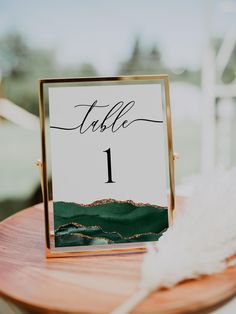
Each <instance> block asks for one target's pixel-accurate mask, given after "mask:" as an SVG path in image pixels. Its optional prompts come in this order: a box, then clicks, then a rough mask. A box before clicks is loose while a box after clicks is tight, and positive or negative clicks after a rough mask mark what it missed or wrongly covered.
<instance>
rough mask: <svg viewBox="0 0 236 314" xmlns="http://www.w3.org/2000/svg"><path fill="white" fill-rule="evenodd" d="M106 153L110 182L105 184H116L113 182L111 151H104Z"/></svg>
mask: <svg viewBox="0 0 236 314" xmlns="http://www.w3.org/2000/svg"><path fill="white" fill-rule="evenodd" d="M103 152H104V153H107V171H108V180H107V182H105V183H115V182H114V181H113V180H112V171H111V149H110V148H108V149H107V150H104V151H103Z"/></svg>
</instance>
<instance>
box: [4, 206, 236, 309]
mask: <svg viewBox="0 0 236 314" xmlns="http://www.w3.org/2000/svg"><path fill="white" fill-rule="evenodd" d="M180 203H181V202H180V200H178V204H179V206H180ZM142 258H143V255H142V254H132V255H127V254H126V255H112V256H97V257H91V256H90V257H84V256H83V257H73V258H69V257H67V258H53V259H46V258H45V247H44V223H43V206H42V205H41V204H40V205H36V206H34V207H31V208H29V209H26V210H23V211H21V212H19V213H18V214H15V215H13V216H11V217H9V218H8V219H6V220H5V221H3V222H2V223H1V224H0V293H1V295H2V296H3V297H5V298H7V299H10V300H13V301H14V302H15V303H17V304H19V305H21V306H23V307H24V308H25V309H27V310H29V311H30V312H31V313H110V312H111V311H112V309H114V308H115V307H117V306H118V305H119V304H121V303H123V302H124V301H125V300H126V299H127V298H128V297H129V296H131V295H132V294H133V293H134V292H135V291H136V290H137V288H138V283H139V278H140V277H139V276H140V272H139V270H140V263H141V261H142ZM170 262H171V263H174V261H170ZM157 267H158V266H157ZM235 293H236V267H231V268H229V269H228V270H227V271H226V272H224V273H221V274H218V275H215V276H211V277H205V278H202V279H200V280H196V281H188V282H184V283H182V284H180V285H178V286H177V287H175V288H173V289H171V290H168V291H167V290H163V291H157V292H155V293H153V294H152V295H150V297H149V298H147V299H146V300H145V301H144V302H143V303H142V304H140V306H138V308H137V309H136V310H135V313H145V314H148V313H163V314H164V313H165V314H167V313H168V314H180V313H196V312H198V313H204V310H205V309H207V308H211V307H212V306H215V305H217V304H220V303H221V302H223V301H224V300H226V299H228V298H230V297H232V296H233V295H234V294H235Z"/></svg>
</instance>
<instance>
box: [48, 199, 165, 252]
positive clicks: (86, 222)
mask: <svg viewBox="0 0 236 314" xmlns="http://www.w3.org/2000/svg"><path fill="white" fill-rule="evenodd" d="M53 207H54V228H55V246H56V247H68V246H87V245H104V244H119V243H120V244H121V243H135V242H148V241H157V240H158V239H159V238H160V236H161V235H162V233H163V232H164V231H165V230H166V229H167V227H168V210H167V207H160V206H156V205H149V204H139V203H138V204H136V203H134V202H132V201H116V200H103V201H98V202H94V203H91V204H88V205H82V204H76V203H68V202H54V203H53Z"/></svg>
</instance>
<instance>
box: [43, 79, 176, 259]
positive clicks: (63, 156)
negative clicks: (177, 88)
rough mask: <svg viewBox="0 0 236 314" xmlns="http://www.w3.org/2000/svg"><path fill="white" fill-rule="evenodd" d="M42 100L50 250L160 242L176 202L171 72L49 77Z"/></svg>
mask: <svg viewBox="0 0 236 314" xmlns="http://www.w3.org/2000/svg"><path fill="white" fill-rule="evenodd" d="M45 98H47V101H46V100H45ZM46 102H47V106H48V108H47V109H48V112H49V118H48V124H49V126H48V128H47V126H46V123H45V121H46V120H45V107H46ZM40 103H41V126H42V149H43V179H44V180H43V182H44V186H43V192H44V193H43V194H44V204H45V214H46V215H45V217H46V229H47V230H48V231H47V232H46V236H47V238H48V239H47V249H48V256H52V255H53V253H54V254H56V255H57V254H60V253H61V255H62V256H64V255H71V254H73V252H79V251H81V252H83V251H87V252H89V251H103V250H116V249H119V250H120V249H126V250H132V249H135V248H140V247H143V246H144V245H145V243H146V242H149V241H157V240H158V238H159V237H160V236H161V234H162V233H163V231H164V230H166V228H167V227H168V216H169V218H170V216H171V211H172V210H173V207H174V189H173V152H172V138H171V124H170V123H171V122H170V108H169V90H168V77H167V76H138V77H115V78H88V79H86V78H80V79H51V80H50V79H47V80H41V81H40ZM49 146H50V147H49ZM46 147H47V149H48V151H47V162H46ZM49 151H50V153H49ZM49 159H50V160H49ZM48 164H50V167H49V166H48ZM48 171H50V172H51V176H52V195H53V200H52V204H51V210H52V216H53V223H52V221H51V219H50V213H49V207H50V206H48V204H49V203H48V185H47V172H48ZM168 195H170V198H169V197H168ZM168 214H169V215H168ZM50 229H53V232H52V233H51V234H52V235H53V236H51V237H50Z"/></svg>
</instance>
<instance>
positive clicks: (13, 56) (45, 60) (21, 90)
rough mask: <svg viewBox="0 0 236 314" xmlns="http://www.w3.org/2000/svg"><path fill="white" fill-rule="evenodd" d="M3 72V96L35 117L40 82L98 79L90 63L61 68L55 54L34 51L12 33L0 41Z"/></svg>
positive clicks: (22, 39) (18, 36) (19, 35)
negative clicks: (71, 77)
mask: <svg viewBox="0 0 236 314" xmlns="http://www.w3.org/2000/svg"><path fill="white" fill-rule="evenodd" d="M0 70H1V72H2V76H3V81H2V85H3V92H2V94H4V95H3V96H5V97H7V98H9V99H10V100H11V101H13V102H14V103H15V104H17V105H19V106H21V107H23V108H24V109H26V110H28V111H30V112H32V113H33V114H36V115H38V79H40V78H45V77H60V76H61V77H63V76H94V75H97V71H96V69H95V68H94V67H93V66H92V65H91V64H89V63H84V64H81V65H75V66H73V67H72V66H70V67H62V66H60V65H59V64H58V63H57V61H56V51H55V50H53V49H51V50H50V49H39V48H33V47H31V46H30V45H29V44H28V43H27V41H26V39H25V38H24V36H22V35H21V34H19V33H9V34H6V35H5V36H3V37H2V38H0Z"/></svg>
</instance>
